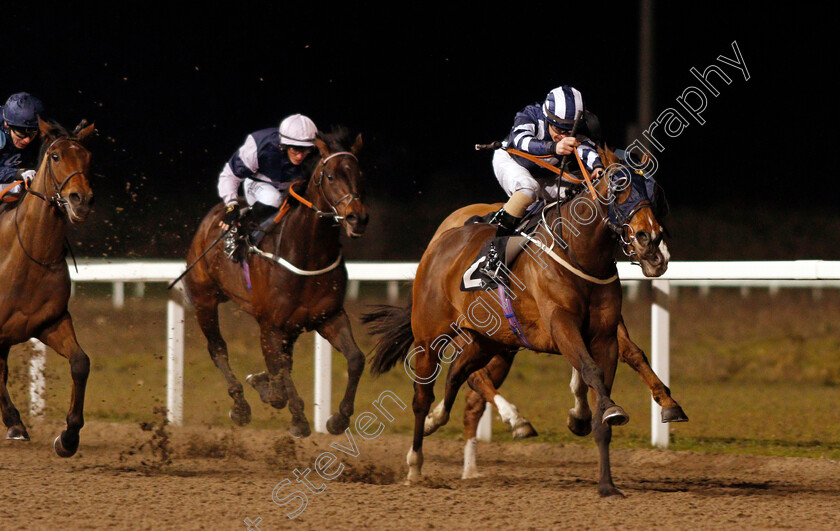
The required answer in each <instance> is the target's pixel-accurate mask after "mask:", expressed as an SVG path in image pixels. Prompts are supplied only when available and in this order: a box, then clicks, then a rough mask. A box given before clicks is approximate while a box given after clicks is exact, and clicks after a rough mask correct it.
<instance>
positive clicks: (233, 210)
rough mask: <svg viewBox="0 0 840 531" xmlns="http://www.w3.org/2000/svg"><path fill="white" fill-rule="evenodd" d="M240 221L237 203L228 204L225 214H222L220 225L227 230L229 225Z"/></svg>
mask: <svg viewBox="0 0 840 531" xmlns="http://www.w3.org/2000/svg"><path fill="white" fill-rule="evenodd" d="M237 221H239V209H238V208H237V207H236V205H235V204H234V205H228V206H227V208H226V209H225V215H224V216H222V222H221V223H220V225H221V226H222V228H223V229H225V230H227V229H228V227H231V226H233V224H234V223H236V222H237Z"/></svg>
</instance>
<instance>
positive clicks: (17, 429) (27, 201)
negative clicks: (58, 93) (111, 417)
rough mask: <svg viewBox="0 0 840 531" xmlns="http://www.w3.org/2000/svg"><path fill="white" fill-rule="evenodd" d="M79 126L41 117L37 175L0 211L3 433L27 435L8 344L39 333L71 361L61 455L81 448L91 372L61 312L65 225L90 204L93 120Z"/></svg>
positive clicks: (66, 279)
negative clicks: (88, 144)
mask: <svg viewBox="0 0 840 531" xmlns="http://www.w3.org/2000/svg"><path fill="white" fill-rule="evenodd" d="M84 123H85V122H82V124H84ZM82 124H80V125H79V127H77V128H76V130H75V131H74V132H73V133H72V134H71V133H68V132H67V131H65V130H64V129H63V128H62V127H61V126H59V125H58V124H55V123H52V122H46V121H44V120H39V126H40V136H41V141H42V143H43V144H42V148H41V154H40V159H39V163H38V170H37V173H36V174H35V177H34V178H33V179H32V182H31V183H30V184H29V186H28V191H27V192H26V193H25V194H24V195H23V196H22V197H21V198H20V200H19V201H18V202H17V204H15V205H14V206H12V207H11V208H9V209H6V210H4V211H3V212H2V213H0V248H2V249H3V251H2V254H0V277H2V278H3V282H2V283H0V407H1V408H2V412H3V423H4V424H5V425H6V426H7V427H8V428H9V429H8V431H7V432H6V438H7V439H17V440H29V434H28V433H27V431H26V428H25V427H24V425H23V423H22V422H21V419H20V413H19V412H18V410H17V409H16V408H15V406H14V404H12V400H11V397H10V396H9V390H8V388H7V386H6V380H7V378H8V370H9V369H8V365H7V361H8V357H9V349H10V348H11V347H12V345H16V344H18V343H22V342H24V341H27V340H29V339H30V338H37V339H39V340H40V341H41V342H43V343H44V344H46V345H48V346H49V347H50V348H52V349H53V350H55V351H56V352H57V353H58V354H60V355H61V356H64V357H65V358H67V359H68V360H69V361H70V374H71V376H72V378H73V390H72V393H71V396H70V410H69V412H68V413H67V429H66V430H64V431H62V432H61V434H60V435H59V436H58V437H56V439H55V443H54V446H55V451H56V453H57V454H58V455H59V456H61V457H70V456H72V455H73V454H75V453H76V450H77V449H78V448H79V431H80V430H81V429H82V426H83V425H84V414H83V410H84V402H85V386H86V384H87V378H88V373H89V371H90V360H89V358H88V356H87V354H85V352H84V351H83V350H82V348H81V347H80V346H79V343H78V342H77V341H76V333H75V331H74V329H73V320H72V318H71V317H70V313H69V312H68V311H67V301H68V300H69V298H70V274H69V272H68V269H67V262H66V260H65V237H66V234H67V228H68V224H73V223H81V222H83V221H85V219H87V217H88V215H89V214H90V210H91V204H92V202H93V192H92V191H91V186H90V182H89V181H88V176H89V171H90V152H89V151H88V150H87V149H86V148H85V147H84V145H83V143H84V142H85V141H86V140H87V139H88V138H89V137H90V136H91V135H92V134H93V133H94V126H93V124H91V125H88V126H87V127H82Z"/></svg>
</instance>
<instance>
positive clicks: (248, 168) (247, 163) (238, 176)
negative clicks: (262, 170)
mask: <svg viewBox="0 0 840 531" xmlns="http://www.w3.org/2000/svg"><path fill="white" fill-rule="evenodd" d="M257 155H258V154H257V146H256V142H255V141H254V137H253V135H248V138H246V139H245V143H244V144H242V146H241V147H240V148H239V149H238V150H236V153H234V154H233V156H232V157H231V158H230V160H228V162H227V164H225V167H224V168H222V172H221V173H220V174H219V185H218V188H219V197H221V198H222V201H224V202H225V205H228V206H229V205H232V204H235V203H236V199H237V196H238V192H239V185H240V184H241V183H242V181H244V180H245V179H247V178H249V177H252V176H253V175H254V174H255V173H257V171H258V170H259V162H258V158H257Z"/></svg>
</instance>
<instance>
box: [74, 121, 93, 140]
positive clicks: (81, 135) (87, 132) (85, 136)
mask: <svg viewBox="0 0 840 531" xmlns="http://www.w3.org/2000/svg"><path fill="white" fill-rule="evenodd" d="M79 125H82V124H79ZM94 133H96V127H94V124H90V125H89V126H87V127H83V128H82V129H81V130H80V131H79V132H78V133H76V140H78V141H79V142H81V143H82V144H84V143H86V142H87V141H88V140H90V138H91V137H92V136H93V135H94Z"/></svg>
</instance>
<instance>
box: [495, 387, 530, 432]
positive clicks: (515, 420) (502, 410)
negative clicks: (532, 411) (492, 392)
mask: <svg viewBox="0 0 840 531" xmlns="http://www.w3.org/2000/svg"><path fill="white" fill-rule="evenodd" d="M493 403H494V404H496V409H498V410H499V415H500V416H501V417H502V420H503V421H505V422H506V423H508V424H510V427H511V429H513V428H515V427H516V425H517V424H519V423H520V422H527V421H526V420H525V419H524V418H523V417H522V415H520V414H519V410H518V409H517V408H516V406H514V405H513V404H511V403H510V402H508V401H507V400H505V397H503V396H502V395H496V396H494V397H493Z"/></svg>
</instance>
